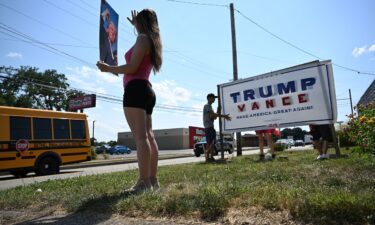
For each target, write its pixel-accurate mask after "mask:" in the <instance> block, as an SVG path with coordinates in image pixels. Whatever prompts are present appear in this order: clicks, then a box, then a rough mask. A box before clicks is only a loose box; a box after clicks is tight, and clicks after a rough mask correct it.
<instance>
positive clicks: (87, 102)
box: [69, 94, 96, 111]
mask: <svg viewBox="0 0 375 225" xmlns="http://www.w3.org/2000/svg"><path fill="white" fill-rule="evenodd" d="M95 106H96V95H95V94H92V95H84V96H79V97H76V98H72V99H69V111H77V110H79V109H84V108H91V107H95Z"/></svg>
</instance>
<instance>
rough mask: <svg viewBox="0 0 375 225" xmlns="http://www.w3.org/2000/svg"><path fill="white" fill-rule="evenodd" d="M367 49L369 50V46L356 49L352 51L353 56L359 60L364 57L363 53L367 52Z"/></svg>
mask: <svg viewBox="0 0 375 225" xmlns="http://www.w3.org/2000/svg"><path fill="white" fill-rule="evenodd" d="M366 48H367V46H363V47H361V48H354V49H353V51H352V55H353V56H354V57H356V58H357V57H359V56H360V55H362V54H363V53H365V52H366Z"/></svg>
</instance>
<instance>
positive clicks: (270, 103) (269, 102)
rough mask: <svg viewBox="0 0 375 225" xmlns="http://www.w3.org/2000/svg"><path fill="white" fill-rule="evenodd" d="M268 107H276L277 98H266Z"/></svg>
mask: <svg viewBox="0 0 375 225" xmlns="http://www.w3.org/2000/svg"><path fill="white" fill-rule="evenodd" d="M266 107H267V109H268V108H273V107H275V100H274V99H270V100H266Z"/></svg>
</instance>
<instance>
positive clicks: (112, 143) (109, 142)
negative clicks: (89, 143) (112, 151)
mask: <svg viewBox="0 0 375 225" xmlns="http://www.w3.org/2000/svg"><path fill="white" fill-rule="evenodd" d="M107 144H108V145H109V146H111V147H113V146H115V145H117V144H118V143H117V141H113V140H112V141H108V142H107Z"/></svg>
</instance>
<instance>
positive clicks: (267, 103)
mask: <svg viewBox="0 0 375 225" xmlns="http://www.w3.org/2000/svg"><path fill="white" fill-rule="evenodd" d="M219 92H220V93H219V94H220V103H221V105H222V110H223V113H224V114H230V116H231V117H232V120H231V121H227V120H223V130H224V131H225V132H238V131H249V130H262V129H269V128H274V127H291V126H298V125H306V124H325V123H333V122H336V120H337V104H336V93H335V86H334V79H333V72H332V64H331V61H329V60H328V61H314V62H309V63H305V64H302V65H298V66H293V67H290V68H286V69H282V70H278V71H274V72H270V73H266V74H262V75H259V76H254V77H249V78H246V79H241V80H237V81H234V82H229V83H225V84H221V85H219Z"/></svg>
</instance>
